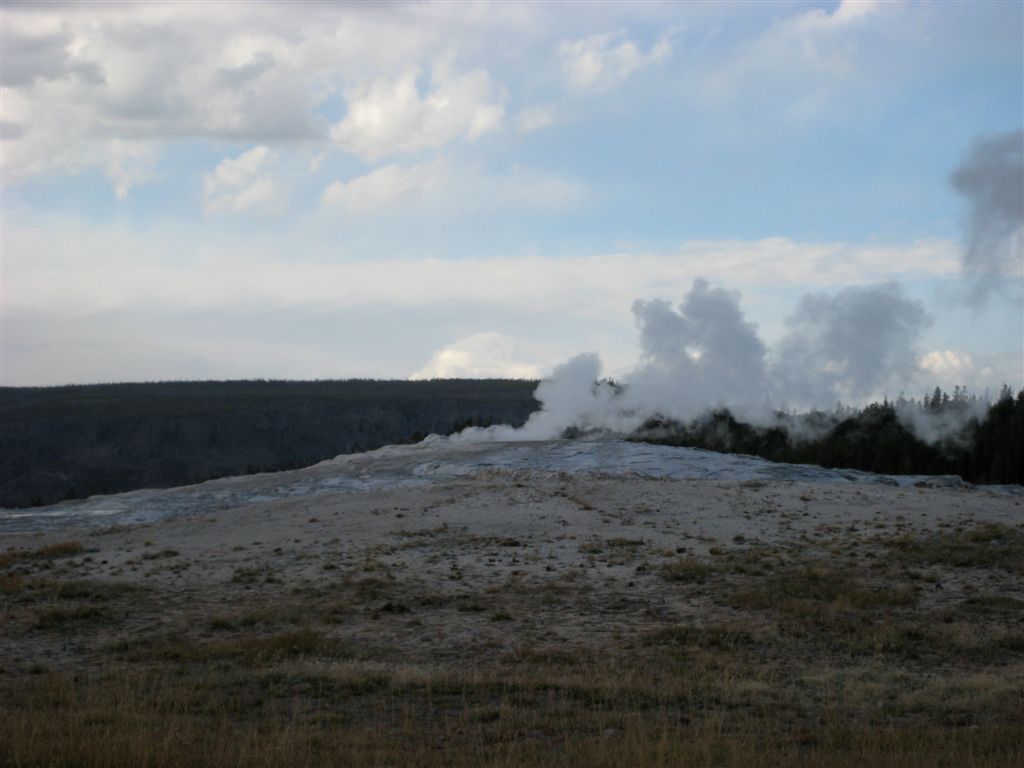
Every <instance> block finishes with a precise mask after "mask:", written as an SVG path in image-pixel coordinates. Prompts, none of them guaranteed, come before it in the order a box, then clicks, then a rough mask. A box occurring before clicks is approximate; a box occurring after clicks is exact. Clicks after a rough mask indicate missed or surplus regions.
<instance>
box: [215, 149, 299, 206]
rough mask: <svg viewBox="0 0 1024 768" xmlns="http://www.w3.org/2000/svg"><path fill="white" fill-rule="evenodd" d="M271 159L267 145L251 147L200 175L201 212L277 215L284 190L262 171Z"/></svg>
mask: <svg viewBox="0 0 1024 768" xmlns="http://www.w3.org/2000/svg"><path fill="white" fill-rule="evenodd" d="M273 160H274V154H273V153H272V152H271V151H270V149H269V148H268V147H265V146H260V147H253V148H252V149H250V150H249V151H247V152H243V153H242V154H240V155H239V156H238V157H236V158H225V159H224V160H222V161H221V162H220V163H219V164H218V165H217V167H216V168H214V169H213V170H212V171H210V172H209V173H207V174H206V175H204V176H203V213H204V214H205V215H207V216H223V215H230V214H240V213H246V214H262V215H268V214H277V213H281V212H282V211H283V210H284V209H285V206H286V202H285V196H284V192H283V191H282V190H281V189H280V187H279V186H278V184H277V182H275V181H274V179H273V178H272V177H271V176H270V175H269V174H268V173H265V171H266V168H267V166H268V165H269V164H271V163H272V162H273Z"/></svg>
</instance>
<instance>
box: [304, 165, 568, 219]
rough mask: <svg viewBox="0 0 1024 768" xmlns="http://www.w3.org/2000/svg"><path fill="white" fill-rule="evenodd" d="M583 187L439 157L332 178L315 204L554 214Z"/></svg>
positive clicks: (366, 210)
mask: <svg viewBox="0 0 1024 768" xmlns="http://www.w3.org/2000/svg"><path fill="white" fill-rule="evenodd" d="M586 196H587V189H586V187H585V186H583V185H582V184H580V183H579V182H577V181H574V180H572V179H567V178H565V177H563V176H559V175H558V174H554V173H549V172H547V171H543V170H539V169H535V168H521V167H518V166H516V167H513V168H512V169H511V170H509V171H507V172H503V173H492V172H487V171H483V170H480V169H478V168H474V167H471V166H453V165H452V164H450V163H449V162H446V161H445V160H443V159H438V160H432V161H430V162H426V163H420V164H417V165H411V166H400V165H385V166H382V167H380V168H377V169H375V170H373V171H371V172H370V173H367V174H365V175H364V176H359V177H357V178H354V179H351V180H350V181H340V180H339V181H334V182H332V183H331V184H330V185H329V186H328V187H327V188H326V189H325V190H324V191H323V194H322V195H321V197H320V201H321V203H322V204H323V205H324V206H326V207H328V208H334V209H338V210H342V211H344V212H346V213H349V214H370V213H376V212H379V211H382V210H386V209H389V208H391V209H395V208H419V209H424V210H426V211H428V212H430V213H431V214H432V215H434V216H447V215H452V214H453V213H454V214H465V213H467V212H481V211H492V212H505V213H507V212H509V211H518V212H533V213H541V214H544V213H559V212H563V211H565V210H568V209H571V208H573V207H575V206H576V205H578V204H580V203H581V202H582V201H583V200H585V199H586Z"/></svg>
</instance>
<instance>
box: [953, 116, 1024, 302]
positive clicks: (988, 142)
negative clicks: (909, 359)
mask: <svg viewBox="0 0 1024 768" xmlns="http://www.w3.org/2000/svg"><path fill="white" fill-rule="evenodd" d="M950 181H951V183H952V184H953V187H954V188H955V189H956V190H957V192H959V193H960V194H962V195H963V196H964V197H965V198H967V201H968V203H969V205H970V210H969V214H968V223H967V242H966V243H965V248H964V254H963V273H964V278H965V279H966V281H967V287H968V298H969V300H970V302H971V303H972V304H973V305H974V306H976V307H978V306H981V305H983V304H984V303H985V302H986V301H988V300H989V298H990V297H991V296H992V295H994V294H999V293H1002V294H1004V295H1006V296H1007V297H1008V298H1010V299H1011V300H1013V301H1017V302H1019V301H1021V299H1022V297H1024V130H1017V131H1011V132H1010V133H1004V134H998V135H995V136H992V137H990V138H987V139H983V140H981V141H978V142H976V143H975V144H974V146H973V147H972V148H971V150H970V152H968V154H967V157H965V158H964V160H963V162H962V163H961V164H960V165H959V167H957V169H956V170H955V171H953V174H952V176H950Z"/></svg>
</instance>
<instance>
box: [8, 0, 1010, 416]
mask: <svg viewBox="0 0 1024 768" xmlns="http://www.w3.org/2000/svg"><path fill="white" fill-rule="evenodd" d="M0 14H2V30H0V41H2V51H0V69H2V71H0V80H2V86H0V130H2V160H0V171H2V186H0V189H2V202H0V216H2V220H0V227H2V232H0V250H2V269H0V271H2V308H0V316H2V334H0V336H2V338H0V364H2V370H0V385H4V386H15V385H54V384H66V383H91V382H109V381H151V380H183V379H227V378H232V379H234V378H275V379H281V378H302V379H312V378H320V379H325V378H348V377H360V378H410V377H413V378H416V377H419V378H423V377H453V376H474V377H475V376H509V377H538V376H545V375H548V374H549V373H550V372H551V371H552V369H553V368H554V367H555V366H556V365H558V364H560V363H562V362H563V361H565V360H567V359H569V358H571V357H573V356H575V355H578V354H580V353H597V354H599V355H600V359H601V367H600V374H601V375H611V376H619V375H622V374H623V373H624V372H629V371H631V370H633V369H635V368H636V367H637V366H638V365H643V364H644V361H645V360H647V362H650V356H651V351H650V349H649V345H648V347H645V344H648V341H649V339H647V337H646V336H644V334H645V333H646V332H647V330H649V326H648V325H646V323H647V322H648V320H650V312H651V308H652V307H654V308H663V305H662V304H657V303H653V302H658V301H662V302H667V303H668V304H667V305H665V306H666V307H668V308H671V307H679V310H678V313H680V314H678V317H683V318H684V320H685V313H686V311H687V310H685V309H684V308H683V307H684V304H685V302H686V301H688V300H689V299H688V297H695V296H697V294H701V295H703V294H702V292H705V293H706V292H707V291H711V292H712V293H710V294H708V295H712V294H713V292H714V291H715V290H717V289H719V288H720V289H724V290H725V291H727V292H729V296H730V297H731V299H730V302H732V304H735V305H736V306H737V307H738V308H739V309H738V311H739V312H741V313H742V318H741V320H738V321H737V322H739V323H740V325H739V326H738V327H742V328H744V329H746V328H747V326H748V325H749V327H750V328H751V329H753V332H755V333H756V336H757V340H756V344H755V348H756V350H757V351H758V354H759V355H761V354H762V347H763V355H764V356H766V359H769V363H770V364H771V365H774V366H775V369H777V370H783V368H784V366H783V367H780V366H781V365H782V363H784V362H785V361H789V360H797V359H799V360H802V361H803V362H802V363H800V364H802V365H807V366H818V367H819V368H820V369H821V371H822V372H834V371H835V369H836V367H837V365H840V364H842V365H845V364H846V362H843V361H846V360H850V359H853V358H851V357H850V356H847V357H844V358H842V360H840V361H839V362H837V360H836V359H830V358H829V357H828V354H827V349H828V348H830V347H828V344H826V342H825V341H823V339H825V340H827V339H831V338H833V337H835V338H838V337H839V336H843V335H845V336H857V337H863V336H864V335H865V334H866V335H868V336H869V337H870V335H872V334H879V333H880V331H879V330H878V329H877V328H873V327H872V325H871V323H867V322H864V323H862V325H857V326H855V327H854V326H851V327H850V328H849V329H847V330H850V331H851V332H850V333H845V334H839V333H838V331H835V330H834V329H833V331H830V332H829V334H825V333H823V332H821V331H820V328H819V329H818V330H814V328H813V327H812V325H813V323H815V322H819V320H820V318H821V317H823V316H824V315H823V313H824V314H828V313H827V312H826V310H825V309H823V308H825V307H832V308H838V307H841V306H847V305H849V302H850V301H851V299H850V297H857V296H860V297H862V298H863V297H868V296H875V297H883V298H884V300H885V301H887V302H889V306H894V307H895V306H896V304H894V303H893V302H897V304H898V303H899V302H902V303H903V304H902V305H900V306H904V305H905V306H904V309H903V310H900V312H901V313H902V314H898V316H899V317H902V318H912V322H910V325H909V326H908V328H907V329H906V332H905V333H902V334H901V335H900V344H901V345H902V346H901V347H900V349H901V350H902V354H904V357H905V359H903V360H902V361H901V362H900V364H899V365H892V366H890V368H891V372H892V374H893V375H892V376H888V377H887V376H873V377H868V378H867V379H864V378H863V377H862V378H861V380H860V381H861V382H862V383H863V382H864V381H868V380H869V381H870V383H869V384H864V386H860V387H859V388H857V389H856V390H855V389H853V388H847V389H846V390H842V388H840V391H841V392H842V391H845V392H847V394H849V395H850V396H851V397H861V398H868V397H871V396H875V395H887V396H890V397H892V396H895V395H896V394H897V393H898V392H899V391H906V393H907V394H908V395H918V396H919V395H920V394H922V393H923V392H925V391H928V390H930V389H931V388H933V387H934V386H935V385H936V384H939V385H942V386H944V387H946V388H951V387H952V386H953V385H955V384H961V385H967V386H969V387H970V388H971V389H972V391H976V392H979V393H980V392H982V391H984V390H985V389H986V388H989V389H991V390H993V391H994V390H995V389H998V387H999V386H1000V385H1001V384H1004V383H1008V384H1010V385H1012V386H1014V387H1021V386H1024V315H1022V311H1024V310H1022V303H1021V297H1022V295H1024V291H1022V286H1024V276H1022V265H1021V261H1022V255H1021V252H1022V246H1021V244H1022V242H1024V211H1021V207H1022V206H1021V202H1020V198H1021V192H1020V190H1021V189H1022V188H1024V177H1022V175H1021V174H1022V173H1024V172H1022V171H1021V170H1020V168H1021V167H1022V166H1021V159H1020V158H1021V152H1022V147H1021V144H1022V142H1024V139H1022V136H1024V134H1022V133H1020V131H1021V128H1022V126H1024V96H1022V94H1024V43H1022V41H1024V4H1022V3H1020V2H979V1H977V0H973V1H972V2H964V3H958V2H953V1H944V2H850V1H849V0H847V1H846V2H842V3H836V2H825V3H802V2H800V3H798V2H779V3H771V2H757V3H750V2H747V3H728V2H714V3H701V2H689V3H629V4H627V3H599V4H590V5H583V4H579V3H522V4H519V3H514V2H502V3H457V2H447V3H410V4H405V3H386V4H385V3H372V4H371V3H368V4H356V3H352V4H344V5H342V4H331V3H303V2H289V3H274V2H261V3H244V2H234V3H220V2H202V3H198V2H148V3H139V4H134V3H125V2H117V3H75V4H71V3H44V2H34V3H17V2H4V4H3V5H2V6H0ZM695 281H697V282H696V283H695ZM703 281H707V282H706V283H705V282H703ZM705 286H707V288H706V290H705ZM865 291H867V292H865ZM871 291H874V293H871ZM858 292H859V293H858ZM713 295H716V296H718V295H719V294H713ZM724 295H725V294H721V296H724ZM843 302H846V304H843ZM864 306H865V307H867V309H858V310H856V311H853V310H851V311H850V312H847V313H846V314H845V315H844V314H842V312H841V311H840V310H839V309H836V311H835V312H832V313H831V314H830V315H829V317H830V318H831V320H830V321H829V322H832V323H833V324H836V323H840V324H841V323H855V322H861V321H858V320H856V318H858V317H861V318H863V317H865V315H872V314H873V312H872V311H871V309H870V306H869V305H866V304H865V305H864ZM907 307H909V309H907ZM897 308H898V307H897ZM904 310H906V311H904ZM658 311H659V312H660V311H661V309H658ZM673 311H675V310H673ZM730 311H732V310H730ZM645 312H646V313H647V314H644V313H645ZM815 313H817V314H815ZM858 313H859V314H858ZM662 314H664V313H662ZM895 316H896V315H894V317H895ZM659 317H661V315H659ZM815 318H819V320H815ZM876 319H877V317H876ZM672 323H675V325H678V324H679V321H678V320H671V319H670V320H669V321H668V325H666V326H665V327H666V328H671V327H674V326H673V325H672ZM809 324H810V325H809ZM808 329H810V330H808ZM744 332H745V331H744ZM830 334H831V335H830ZM837 334H838V335H837ZM808 340H811V341H808ZM695 343H696V342H695ZM808 343H814V344H818V346H819V347H821V348H822V349H817V348H816V349H817V351H816V352H815V355H814V356H811V355H810V354H809V353H808V352H807V351H806V345H807V344H808ZM688 344H689V343H688ZM758 345H760V346H758ZM797 347H799V350H798V349H797ZM795 350H796V351H800V350H803V351H802V352H801V355H802V356H801V355H796V352H795ZM822 350H824V351H822ZM683 354H688V355H691V356H692V357H693V359H694V360H697V359H699V358H700V356H701V354H703V353H702V351H701V349H700V348H699V344H698V345H697V347H692V346H689V345H686V346H685V347H684V348H683ZM861 358H862V359H863V360H865V361H867V362H866V363H865V364H867V365H871V364H873V363H871V360H877V358H878V356H877V355H876V356H875V357H872V356H871V355H866V356H865V355H862V356H861ZM773 361H774V362H773ZM890 368H887V369H886V370H887V371H888V370H890ZM829 391H830V392H831V391H833V390H829Z"/></svg>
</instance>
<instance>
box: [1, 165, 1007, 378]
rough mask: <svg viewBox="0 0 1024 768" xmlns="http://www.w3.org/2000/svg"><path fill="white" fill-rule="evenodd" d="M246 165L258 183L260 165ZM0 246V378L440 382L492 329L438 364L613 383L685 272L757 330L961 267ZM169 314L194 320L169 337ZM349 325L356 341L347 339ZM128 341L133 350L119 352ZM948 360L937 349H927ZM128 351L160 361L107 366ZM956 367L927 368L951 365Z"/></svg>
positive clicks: (726, 249)
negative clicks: (573, 368) (511, 342)
mask: <svg viewBox="0 0 1024 768" xmlns="http://www.w3.org/2000/svg"><path fill="white" fill-rule="evenodd" d="M235 160H237V158H236V159H235ZM245 165H246V163H237V162H236V163H235V164H234V165H228V166H226V169H225V170H224V172H223V173H222V175H223V176H225V177H226V178H227V179H228V180H229V181H237V180H239V179H243V180H244V179H246V178H248V173H247V170H249V169H250V168H251V167H252V165H253V161H252V160H249V165H248V168H242V167H239V166H245ZM255 167H256V169H257V174H258V173H259V168H260V167H261V166H260V165H259V164H258V163H255ZM0 246H2V247H3V249H4V254H5V272H4V283H5V322H8V323H9V324H8V325H7V328H8V329H9V330H8V331H7V332H6V334H5V349H4V352H3V354H4V357H5V360H6V361H7V363H6V370H7V377H8V378H7V381H6V382H5V383H8V384H16V383H24V384H31V383H36V384H39V383H55V382H57V381H69V380H75V379H78V380H86V379H89V380H96V378H97V377H98V376H100V377H102V378H106V379H117V378H132V377H133V376H134V377H135V378H138V377H140V376H143V375H144V376H145V377H149V378H152V377H154V376H157V375H163V376H169V375H176V376H205V375H222V376H226V375H233V376H238V375H270V374H275V371H276V372H277V373H276V374H275V375H284V372H287V374H288V375H305V376H323V375H388V376H407V375H408V374H409V372H410V361H423V365H422V366H421V372H423V373H424V375H429V373H430V371H431V370H432V371H434V374H433V375H442V373H441V371H443V370H445V369H442V368H438V367H434V368H430V367H429V364H428V358H429V357H430V352H429V351H430V350H438V349H441V348H443V347H444V346H445V345H446V344H447V343H448V342H449V341H450V340H451V339H464V338H466V337H467V336H468V335H471V334H472V333H473V332H474V331H477V330H479V329H495V328H500V329H501V332H502V333H503V334H507V335H510V336H512V337H513V338H514V339H515V340H516V345H515V346H513V347H512V352H508V349H509V347H508V345H503V344H502V343H498V342H497V341H496V340H493V339H492V340H491V342H490V343H488V342H486V340H485V342H482V343H476V344H475V345H469V346H466V345H465V344H460V345H456V346H455V347H454V350H452V351H454V352H458V353H459V354H462V355H466V354H468V355H469V356H468V357H465V356H463V357H461V358H460V357H459V355H454V357H453V356H452V355H447V356H442V357H441V358H439V360H440V361H441V362H444V361H447V363H446V364H449V365H451V366H454V365H455V364H456V363H458V362H459V360H462V365H464V366H469V367H476V368H477V369H479V370H484V368H485V366H488V365H489V366H492V368H491V369H488V370H497V369H496V368H493V366H498V365H499V364H500V365H503V366H504V369H503V370H505V371H511V370H512V369H513V367H514V366H537V367H539V368H540V369H541V372H544V370H546V369H545V366H546V365H549V364H550V363H552V362H556V361H558V360H559V359H563V358H565V357H568V356H570V355H571V354H575V353H578V352H580V351H585V350H599V351H600V352H601V353H602V356H603V357H604V359H605V360H606V362H607V363H609V370H610V371H611V372H612V374H613V375H614V374H615V373H616V371H617V370H618V369H619V368H622V369H626V368H628V367H629V366H630V365H631V364H632V362H633V360H634V358H633V357H631V356H632V355H635V349H636V348H635V334H634V332H633V318H632V315H631V314H630V306H631V305H632V303H633V301H634V299H637V298H641V299H652V298H669V299H673V300H678V298H679V297H681V296H683V295H685V294H686V292H687V291H688V290H689V289H690V287H691V285H692V283H693V280H694V278H695V277H697V276H701V275H703V276H706V277H707V278H708V279H710V280H712V281H713V282H715V283H717V284H723V285H727V286H729V287H730V288H736V289H739V290H741V291H742V292H743V305H744V308H745V311H747V312H748V315H749V316H750V317H751V319H753V320H755V321H756V322H759V323H761V324H762V329H763V331H764V330H765V325H764V323H765V322H766V321H768V322H769V323H770V321H771V318H773V317H778V316H779V311H778V310H776V309H775V308H774V307H773V304H772V303H773V302H775V301H781V302H782V310H783V311H786V310H789V309H791V307H792V301H793V300H794V299H793V295H794V294H798V293H803V292H806V291H807V290H811V289H829V290H831V289H833V288H834V287H838V286H843V285H855V284H861V283H865V282H879V281H884V280H888V279H894V278H904V279H908V280H909V279H915V278H922V277H939V278H941V277H943V276H946V277H948V278H949V279H951V280H952V279H954V278H955V277H956V276H957V275H958V271H959V261H958V258H957V257H958V246H957V244H956V243H955V242H948V241H925V242H920V243H911V244H907V245H904V246H889V247H886V248H881V247H877V246H867V247H865V246H857V245H848V244H842V243H801V242H796V241H792V240H786V239H781V238H777V239H771V240H758V241H726V242H692V243H685V244H683V245H682V246H680V247H679V248H677V249H672V250H670V251H661V252H643V251H637V250H634V251H628V252H619V253H611V254H599V255H589V256H576V257H563V258H550V257H545V256H540V255H534V256H504V257H493V258H474V259H462V260H444V259H436V258H419V259H415V258H413V259H382V258H379V257H378V255H377V254H368V255H367V257H365V258H359V257H357V256H356V255H355V254H351V253H346V252H345V250H344V249H341V250H340V251H339V250H338V246H337V244H336V243H327V242H324V244H323V245H321V246H320V247H319V248H316V247H312V248H310V247H306V246H304V247H303V248H301V249H300V250H299V252H300V253H302V254H303V255H302V256H296V255H295V254H296V249H295V245H294V242H292V241H291V240H288V239H282V240H281V241H274V240H267V239H266V238H265V237H256V236H251V237H242V238H237V237H235V236H231V237H228V236H227V235H226V234H224V235H216V234H211V233H209V232H201V231H194V232H193V231H188V230H185V229H182V228H179V227H173V228H170V227H169V228H168V229H166V230H159V229H156V230H153V229H150V230H142V231H139V230H136V229H133V228H128V227H122V226H116V225H115V226H112V225H107V226H100V225H98V224H94V223H88V222H84V221H81V220H68V219H65V218H52V217H46V218H42V219H39V218H35V217H21V216H19V217H15V216H12V217H10V221H8V222H5V227H4V230H3V242H2V243H0ZM282 254H287V255H288V258H282ZM182 317H194V318H201V319H202V322H199V320H198V319H197V320H196V322H195V323H193V324H192V325H191V326H189V327H179V326H180V325H181V324H180V318H182ZM254 323H262V324H260V325H259V326H258V327H257V326H256V325H254ZM193 326H194V327H193ZM355 326H358V327H359V328H360V331H359V333H346V332H344V329H346V328H350V327H355ZM125 329H135V330H132V331H131V332H130V333H129V332H128V330H125ZM239 329H244V331H240V330H239ZM339 329H342V331H341V332H339ZM767 330H769V331H770V330H771V329H770V328H769V329H767ZM938 331H942V332H943V333H948V328H947V329H945V330H943V329H941V328H937V332H938ZM125 334H127V335H128V336H130V337H131V338H130V339H128V340H125V341H124V342H123V343H122V342H121V341H119V339H121V337H122V335H125ZM770 335H771V334H770V333H767V332H766V336H765V338H769V337H770ZM257 337H259V338H261V339H263V340H264V342H265V344H266V345H267V347H268V348H267V350H266V354H265V355H264V356H263V357H262V360H263V361H265V365H267V366H271V365H272V366H276V367H260V359H261V358H260V355H259V354H258V353H255V352H254V354H253V355H252V356H251V357H246V358H245V359H246V360H250V361H251V365H250V364H249V363H247V364H246V366H247V367H246V366H242V367H239V366H241V362H240V361H241V360H242V358H241V357H239V355H240V353H239V351H238V349H237V348H236V347H237V346H238V345H239V344H242V345H244V344H245V343H250V344H251V343H252V342H253V339H254V338H257ZM939 338H943V337H942V336H940V337H939ZM155 343H159V344H165V345H167V348H168V349H169V350H170V349H171V348H172V347H173V354H172V353H171V352H170V351H169V352H168V356H167V357H166V359H165V361H164V362H163V363H162V364H161V363H160V360H159V359H157V358H158V356H157V357H154V356H153V355H152V353H151V350H150V347H151V345H152V344H155ZM945 343H946V344H947V345H948V344H950V342H948V341H947V342H945ZM95 344H101V345H103V344H105V345H107V346H111V345H112V346H111V349H110V350H108V352H109V354H108V352H104V351H103V350H97V351H96V353H95V356H94V358H95V360H103V361H104V363H103V365H102V366H98V365H97V364H95V363H90V362H89V359H90V356H89V355H76V354H71V353H69V352H68V349H70V348H71V347H75V348H79V347H81V348H83V349H84V348H88V349H92V346H90V345H95ZM218 345H219V346H218ZM271 347H273V349H271ZM492 348H493V349H494V350H498V351H501V350H505V351H504V352H502V353H501V354H498V353H497V352H495V355H496V359H495V360H491V359H490V358H487V357H481V356H482V355H483V354H484V351H486V350H488V349H492ZM946 348H947V346H943V342H939V343H935V342H934V341H932V342H931V343H930V345H929V346H926V347H924V349H926V350H944V349H946ZM29 349H31V351H25V350H29ZM136 352H138V355H136V354H135V353H136ZM218 352H219V353H220V354H221V359H218V357H217V353H218ZM470 353H471V354H470ZM958 354H959V353H958ZM134 357H139V358H140V359H151V360H153V363H154V365H158V366H159V365H162V366H163V367H159V370H157V369H156V368H154V369H152V370H150V369H145V370H143V369H136V368H131V367H130V366H129V365H128V364H127V363H119V362H118V360H119V359H121V360H127V359H128V358H134ZM1016 357H1017V358H1018V360H1017V362H1016V363H1014V362H1013V361H1012V360H1011V361H1010V362H1008V363H1005V364H1002V363H999V362H998V361H995V362H993V363H991V364H988V363H985V365H979V361H980V360H982V355H981V353H979V352H974V351H972V360H973V361H974V362H975V364H976V369H977V373H976V375H975V376H974V377H964V380H963V381H960V382H957V381H955V380H954V381H953V382H952V383H968V384H971V385H972V386H976V383H985V382H989V383H992V385H993V386H998V385H999V384H1000V383H1001V380H1000V377H1001V376H1002V374H1001V373H1000V371H1003V370H1006V371H1010V372H1011V373H1013V372H1016V373H1015V375H1016V378H1012V379H1007V380H1009V381H1011V383H1012V382H1015V381H1019V380H1020V374H1019V371H1020V362H1019V354H1018V355H1017V356H1016ZM951 359H952V358H949V357H948V356H945V357H943V358H941V359H940V358H938V357H931V358H928V357H926V359H925V361H924V362H925V364H926V367H927V366H928V365H931V366H932V367H933V368H935V366H937V365H938V364H939V363H942V362H944V364H945V365H946V366H947V367H949V366H950V365H952V363H951V362H950V361H951ZM194 360H201V361H203V362H202V363H201V364H200V363H196V362H192V361H194ZM232 361H234V362H237V363H238V364H237V365H234V363H233V362H232ZM467 361H468V362H467ZM435 362H436V361H435ZM441 362H438V365H440V364H441ZM447 370H454V369H453V368H449V369H447ZM986 370H990V371H991V372H992V375H991V377H989V376H987V374H986V373H985V371H986ZM47 372H49V373H47ZM161 372H162V373H161ZM481 375H482V374H481ZM930 386H934V382H933V383H931V384H930ZM944 386H945V385H944ZM907 387H908V392H909V391H913V390H912V389H911V387H910V385H909V384H908V385H907Z"/></svg>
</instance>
